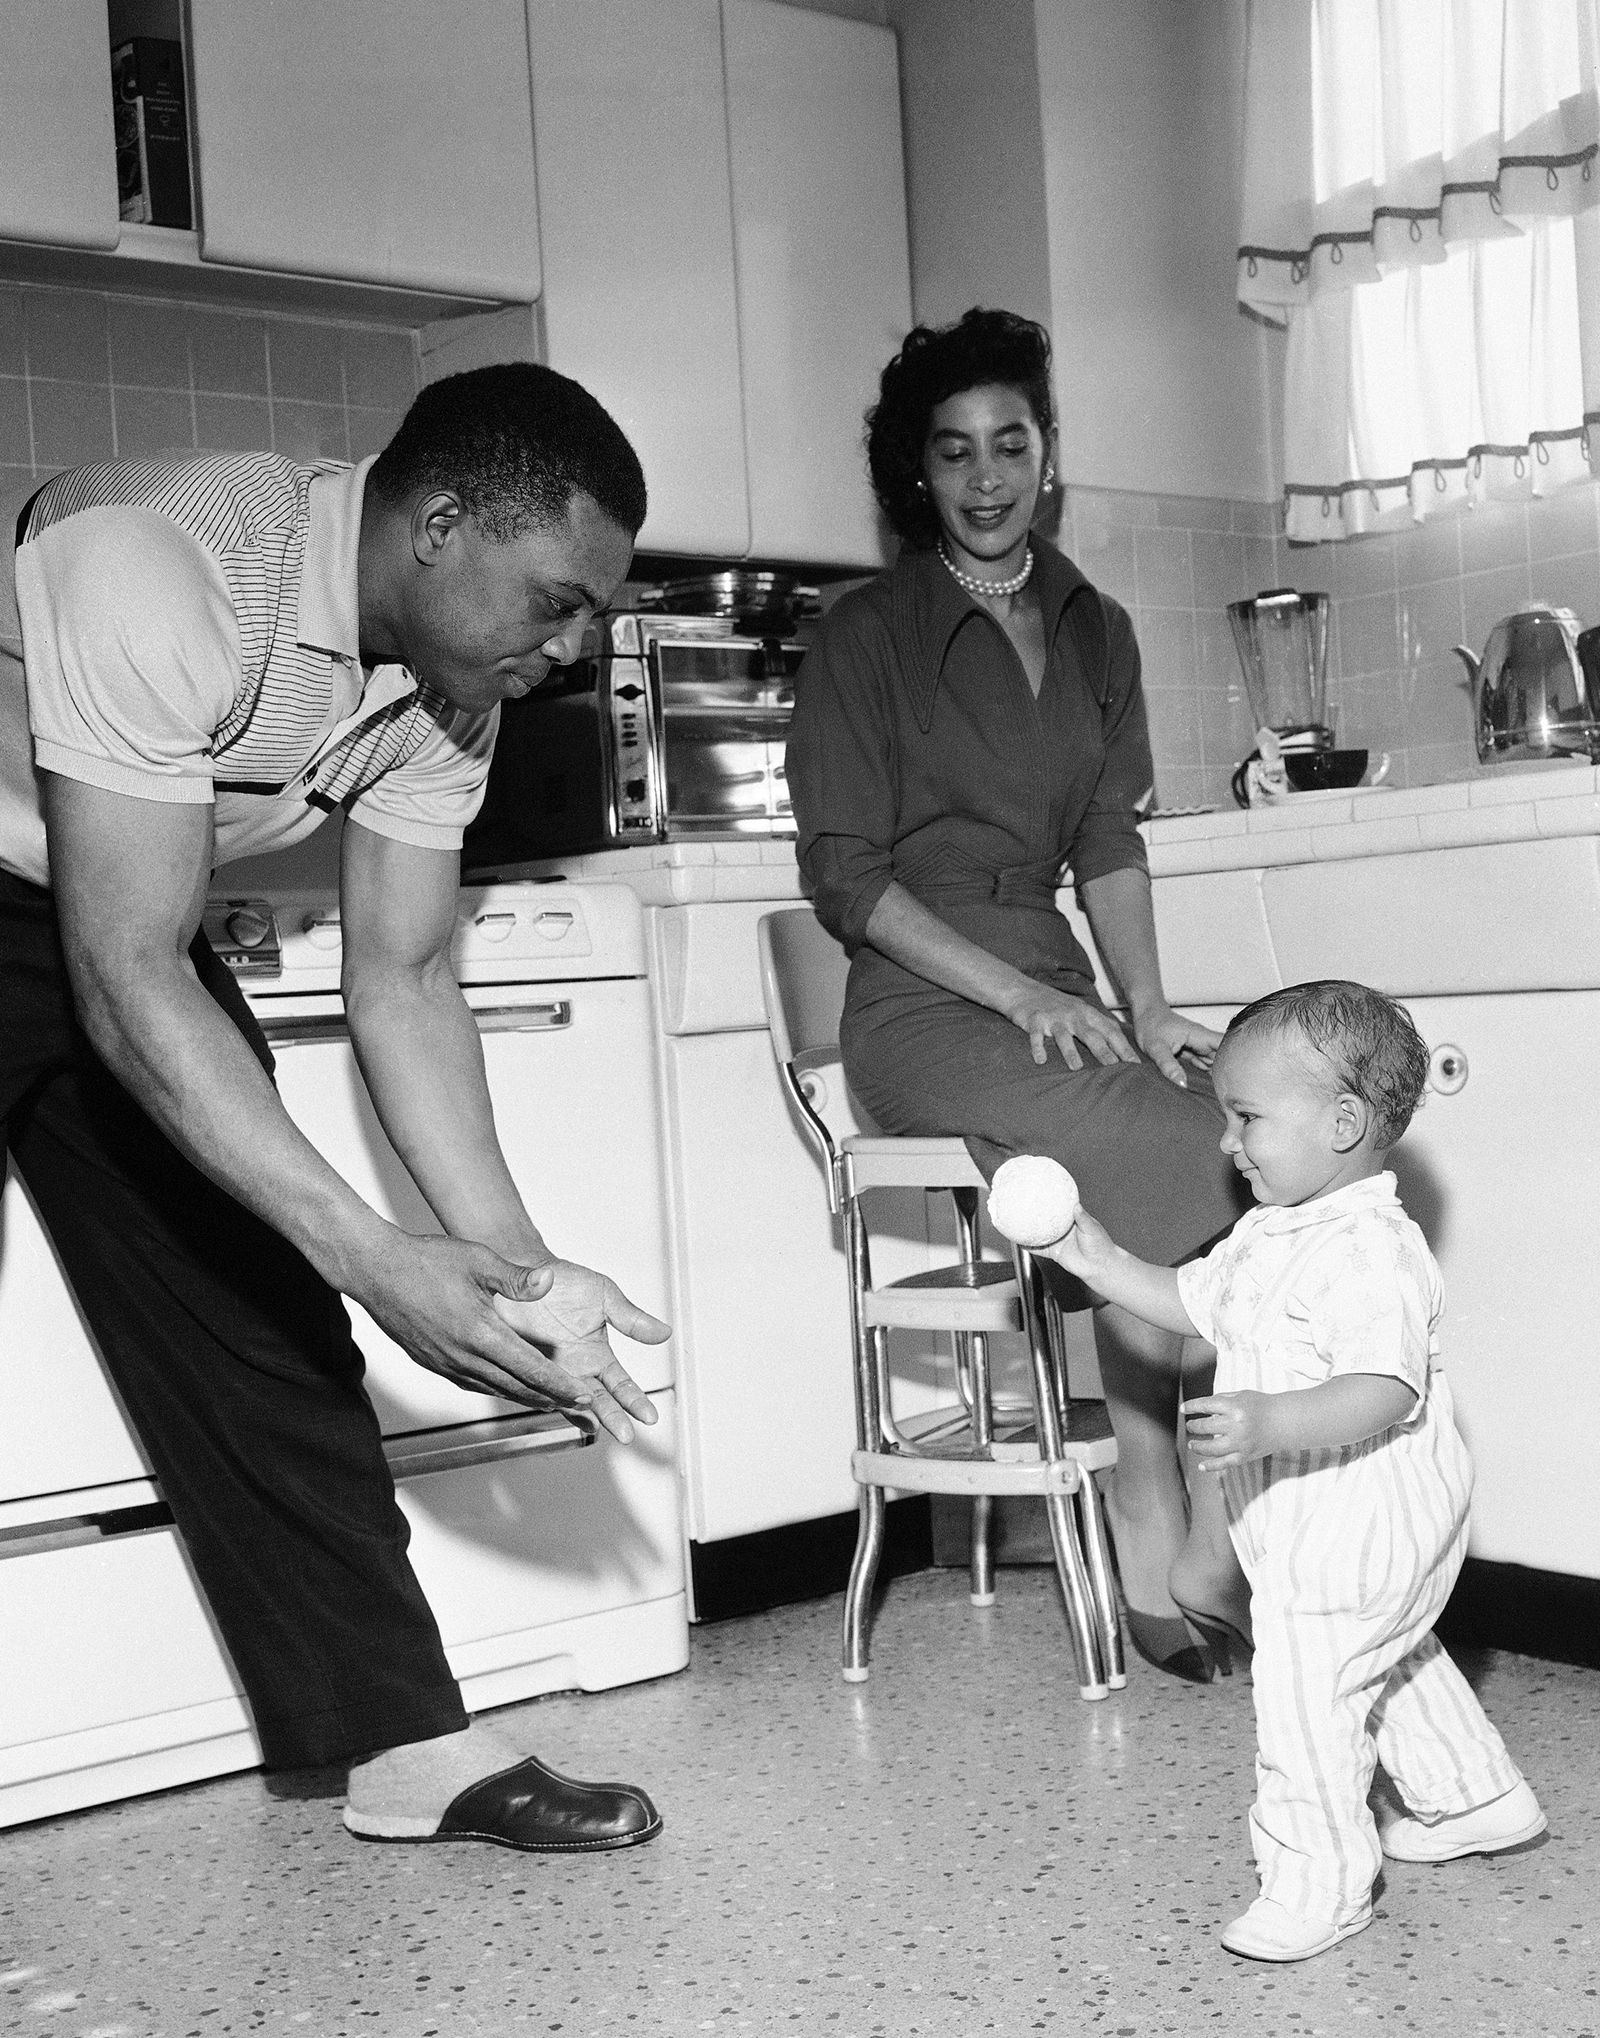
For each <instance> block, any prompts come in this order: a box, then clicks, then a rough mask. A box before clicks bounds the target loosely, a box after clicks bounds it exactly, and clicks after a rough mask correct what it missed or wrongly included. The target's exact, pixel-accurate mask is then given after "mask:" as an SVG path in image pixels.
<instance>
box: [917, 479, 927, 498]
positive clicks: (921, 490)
mask: <svg viewBox="0 0 1600 2038" xmlns="http://www.w3.org/2000/svg"><path fill="white" fill-rule="evenodd" d="M927 492H928V484H927V482H926V481H920V480H919V481H918V483H917V493H918V495H926V494H927Z"/></svg>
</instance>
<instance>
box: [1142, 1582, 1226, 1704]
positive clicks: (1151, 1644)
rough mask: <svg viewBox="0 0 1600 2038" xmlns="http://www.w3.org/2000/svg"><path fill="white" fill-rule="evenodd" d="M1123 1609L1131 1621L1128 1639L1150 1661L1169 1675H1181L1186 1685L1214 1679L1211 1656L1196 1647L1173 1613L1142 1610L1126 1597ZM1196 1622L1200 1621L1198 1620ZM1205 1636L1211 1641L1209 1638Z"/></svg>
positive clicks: (1191, 1637)
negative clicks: (1132, 1604)
mask: <svg viewBox="0 0 1600 2038" xmlns="http://www.w3.org/2000/svg"><path fill="white" fill-rule="evenodd" d="M1123 1612H1124V1614H1125V1615H1126V1617H1127V1622H1128V1639H1129V1641H1130V1642H1132V1644H1133V1646H1134V1647H1135V1648H1136V1649H1137V1650H1138V1651H1139V1654H1140V1655H1141V1656H1143V1658H1144V1660H1145V1661H1146V1662H1147V1663H1153V1664H1154V1665H1155V1667H1156V1668H1157V1669H1158V1670H1165V1671H1166V1673H1167V1675H1168V1676H1169V1677H1181V1678H1182V1679H1183V1680H1184V1682H1185V1683H1186V1684H1209V1683H1210V1682H1211V1677H1212V1663H1211V1658H1210V1656H1209V1655H1208V1654H1207V1653H1206V1651H1205V1650H1204V1649H1201V1648H1197V1647H1196V1646H1195V1639H1194V1636H1193V1635H1192V1634H1190V1632H1189V1629H1188V1626H1187V1625H1186V1623H1185V1622H1183V1621H1181V1620H1179V1619H1178V1618H1177V1616H1176V1615H1174V1614H1160V1613H1141V1612H1140V1611H1139V1609H1138V1608H1137V1607H1136V1606H1129V1605H1128V1603H1127V1601H1126V1599H1124V1601H1123ZM1195 1625H1196V1626H1197V1627H1198V1626H1199V1625H1200V1624H1199V1622H1198V1621H1197V1622H1196V1623H1195ZM1206 1639H1207V1640H1208V1641H1209V1640H1210V1637H1209V1636H1207V1638H1206Z"/></svg>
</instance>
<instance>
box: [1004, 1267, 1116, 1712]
mask: <svg viewBox="0 0 1600 2038" xmlns="http://www.w3.org/2000/svg"><path fill="white" fill-rule="evenodd" d="M1015 1259H1016V1267H1017V1286H1018V1289H1019V1291H1020V1293H1021V1297H1022V1320H1023V1327H1024V1329H1025V1330H1026V1332H1027V1335H1028V1358H1029V1362H1030V1363H1029V1377H1030V1380H1031V1382H1032V1386H1033V1416H1034V1421H1035V1422H1036V1423H1037V1424H1038V1435H1039V1456H1040V1457H1041V1458H1042V1459H1044V1460H1045V1461H1046V1462H1047V1463H1054V1462H1059V1461H1060V1459H1061V1445H1062V1422H1061V1404H1060V1400H1059V1398H1058V1393H1057V1384H1056V1363H1055V1361H1056V1357H1057V1353H1056V1352H1053V1351H1052V1348H1051V1342H1050V1299H1049V1295H1048V1292H1047V1291H1046V1288H1045V1284H1044V1276H1043V1274H1042V1273H1041V1271H1040V1269H1039V1264H1038V1262H1037V1261H1036V1260H1035V1259H1034V1257H1033V1255H1032V1253H1030V1252H1028V1251H1026V1250H1025V1249H1024V1248H1023V1247H1022V1246H1018V1247H1016V1249H1015ZM1087 1477H1088V1474H1087V1473H1085V1472H1083V1471H1082V1470H1081V1468H1080V1469H1079V1472H1078V1486H1079V1487H1080V1488H1081V1487H1082V1485H1083V1483H1084V1481H1085V1479H1086V1478H1087ZM1045 1510H1046V1513H1047V1515H1048V1518H1049V1522H1050V1544H1051V1548H1052V1549H1053V1550H1054V1552H1055V1559H1056V1575H1057V1576H1058V1577H1059V1578H1060V1580H1061V1596H1062V1598H1063V1599H1064V1600H1065V1602H1066V1608H1067V1624H1068V1626H1069V1627H1070V1628H1071V1630H1072V1650H1073V1654H1074V1656H1076V1658H1077V1663H1078V1689H1079V1691H1080V1692H1081V1693H1082V1695H1083V1696H1084V1697H1085V1698H1104V1697H1105V1696H1106V1693H1107V1691H1108V1690H1109V1689H1110V1686H1109V1685H1108V1684H1107V1683H1106V1682H1105V1678H1104V1674H1103V1671H1102V1666H1101V1662H1100V1648H1099V1642H1098V1638H1097V1635H1096V1631H1095V1630H1096V1625H1097V1624H1096V1621H1095V1620H1094V1618H1093V1617H1092V1615H1091V1605H1092V1600H1091V1595H1090V1586H1089V1569H1088V1564H1087V1561H1086V1559H1085V1556H1084V1550H1083V1537H1082V1533H1081V1531H1080V1528H1079V1525H1078V1516H1077V1511H1076V1509H1075V1508H1074V1507H1073V1505H1072V1500H1071V1496H1070V1495H1069V1494H1065V1493H1050V1494H1046V1496H1045Z"/></svg>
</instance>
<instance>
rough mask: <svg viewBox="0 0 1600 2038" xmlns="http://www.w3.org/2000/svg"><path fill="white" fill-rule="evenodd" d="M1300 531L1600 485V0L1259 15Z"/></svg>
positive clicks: (1463, 2)
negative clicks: (1593, 481)
mask: <svg viewBox="0 0 1600 2038" xmlns="http://www.w3.org/2000/svg"><path fill="white" fill-rule="evenodd" d="M1246 49H1247V55H1246V86H1245V191H1244V207H1243V218H1242V229H1241V237H1240V247H1239V282H1238V291H1239V301H1240V303H1241V304H1243V305H1244V306H1246V307H1247V308H1248V309H1249V310H1250V311H1252V312H1254V313H1255V314H1257V315H1258V316H1260V317H1262V318H1265V319H1267V320H1269V321H1270V322H1271V323H1273V324H1275V325H1280V326H1284V325H1286V326H1287V327H1288V332H1289V341H1288V362H1287V369H1286V378H1285V416H1284V475H1285V482H1286V490H1285V516H1286V522H1287V528H1288V534H1289V536H1290V537H1291V538H1299V539H1306V540H1319V539H1327V538H1338V537H1346V536H1350V535H1352V534H1353V533H1355V532H1358V531H1365V530H1372V529H1384V528H1392V527H1393V526H1394V525H1396V524H1398V523H1403V522H1408V521H1417V520H1420V519H1422V518H1423V517H1426V516H1430V515H1432V514H1434V513H1435V512H1436V511H1438V510H1441V509H1447V508H1455V507H1459V506H1460V505H1461V504H1462V503H1464V502H1469V501H1472V502H1476V501H1481V500H1483V499H1485V498H1487V497H1489V496H1500V495H1528V494H1533V495H1546V494H1550V493H1552V492H1553V491H1554V490H1556V489H1558V488H1562V487H1565V486H1567V485H1568V484H1569V483H1571V482H1573V481H1577V480H1584V479H1587V478H1588V477H1589V476H1590V474H1591V472H1594V473H1600V429H1597V428H1600V211H1597V210H1596V207H1597V206H1600V0H1251V4H1250V14H1249V30H1248V40H1247V45H1246Z"/></svg>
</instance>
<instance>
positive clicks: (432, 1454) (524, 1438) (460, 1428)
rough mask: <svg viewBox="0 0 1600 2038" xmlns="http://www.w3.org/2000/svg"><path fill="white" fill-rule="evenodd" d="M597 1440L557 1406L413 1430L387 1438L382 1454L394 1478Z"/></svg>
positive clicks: (582, 1445) (564, 1448) (454, 1469)
mask: <svg viewBox="0 0 1600 2038" xmlns="http://www.w3.org/2000/svg"><path fill="white" fill-rule="evenodd" d="M594 1440H595V1432H594V1430H593V1429H591V1428H588V1427H586V1426H581V1425H580V1423H579V1422H578V1421H576V1420H574V1419H573V1418H572V1417H569V1416H566V1415H563V1414H561V1413H560V1412H559V1411H558V1410H556V1409H549V1410H543V1411H541V1412H540V1413H539V1414H537V1415H513V1416H496V1417H491V1418H490V1419H489V1420H488V1421H487V1422H458V1423H452V1424H451V1426H450V1427H449V1428H448V1429H419V1430H412V1431H411V1432H410V1433H409V1434H408V1435H406V1436H397V1437H385V1438H384V1440H383V1455H384V1456H385V1457H386V1458H387V1459H388V1461H389V1470H390V1472H391V1474H392V1475H393V1476H394V1478H396V1479H422V1478H425V1477H426V1476H427V1475H428V1474H429V1473H430V1472H459V1471H460V1470H461V1469H462V1468H463V1467H464V1466H468V1465H490V1464H493V1463H495V1462H496V1460H498V1459H500V1458H520V1457H524V1456H526V1455H527V1453H528V1452H530V1451H577V1450H582V1449H584V1448H585V1447H586V1446H587V1445H589V1444H592V1443H593V1442H594Z"/></svg>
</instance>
